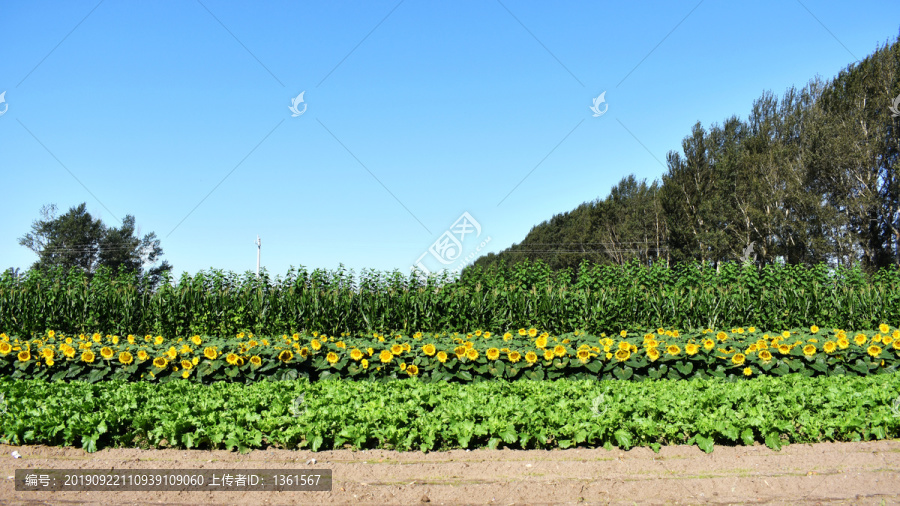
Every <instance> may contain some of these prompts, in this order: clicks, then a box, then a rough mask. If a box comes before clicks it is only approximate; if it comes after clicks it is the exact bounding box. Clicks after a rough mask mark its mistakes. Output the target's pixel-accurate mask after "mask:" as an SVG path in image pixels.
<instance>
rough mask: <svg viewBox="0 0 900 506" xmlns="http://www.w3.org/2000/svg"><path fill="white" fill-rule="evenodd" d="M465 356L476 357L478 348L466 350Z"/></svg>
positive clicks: (470, 358) (473, 358) (474, 358)
mask: <svg viewBox="0 0 900 506" xmlns="http://www.w3.org/2000/svg"><path fill="white" fill-rule="evenodd" d="M466 357H467V358H468V359H469V360H476V359H477V358H478V350H476V349H475V348H470V349H469V351H467V352H466Z"/></svg>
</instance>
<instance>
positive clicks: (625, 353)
mask: <svg viewBox="0 0 900 506" xmlns="http://www.w3.org/2000/svg"><path fill="white" fill-rule="evenodd" d="M630 356H631V351H629V350H617V351H616V360H618V361H619V362H624V361H626V360H628V358H629V357H630Z"/></svg>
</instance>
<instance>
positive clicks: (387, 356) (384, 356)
mask: <svg viewBox="0 0 900 506" xmlns="http://www.w3.org/2000/svg"><path fill="white" fill-rule="evenodd" d="M378 358H379V359H381V363H383V364H387V363H388V362H390V361H391V360H393V359H394V355H393V353H391V352H390V350H381V353H379V354H378Z"/></svg>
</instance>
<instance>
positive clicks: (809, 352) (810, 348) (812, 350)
mask: <svg viewBox="0 0 900 506" xmlns="http://www.w3.org/2000/svg"><path fill="white" fill-rule="evenodd" d="M803 354H804V355H806V356H807V357H811V356H813V355H815V354H816V346H815V345H814V344H807V345H806V346H804V347H803Z"/></svg>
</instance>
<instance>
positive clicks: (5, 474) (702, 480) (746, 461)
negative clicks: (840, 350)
mask: <svg viewBox="0 0 900 506" xmlns="http://www.w3.org/2000/svg"><path fill="white" fill-rule="evenodd" d="M14 450H15V451H17V452H18V453H19V454H21V455H22V457H21V458H19V459H14V458H13V457H12V456H11V452H12V451H14ZM310 458H315V459H316V460H317V463H316V464H315V465H309V466H307V465H306V462H307V460H308V459H310ZM29 468H30V469H37V468H44V469H48V468H58V469H88V468H94V469H110V468H116V469H182V468H183V469H187V468H202V469H268V468H271V469H311V468H327V469H331V470H332V472H333V476H334V490H333V491H332V492H78V493H76V492H16V491H15V487H14V480H12V479H9V477H11V476H13V475H14V470H15V469H29ZM345 503H347V504H416V503H423V504H424V503H430V504H460V503H469V504H535V503H564V504H568V503H586V504H744V503H749V504H808V505H812V504H879V505H881V504H884V505H887V504H900V441H896V440H894V441H878V442H868V443H821V444H815V445H791V446H786V447H784V448H782V450H781V451H778V452H775V451H772V450H769V449H768V448H766V447H764V446H752V447H727V446H717V447H716V448H715V451H714V452H713V453H711V454H705V453H703V452H702V451H701V450H700V449H699V448H697V447H686V446H670V447H664V448H662V451H661V452H660V453H659V454H655V453H653V451H651V450H650V449H647V448H636V449H633V450H630V451H621V450H612V451H607V450H603V449H571V450H552V451H540V450H529V451H522V450H495V451H491V450H473V451H465V450H454V451H448V452H434V453H427V454H424V453H415V452H406V453H401V452H393V451H383V450H369V451H349V450H339V451H326V452H318V453H312V452H306V451H289V450H275V449H268V450H259V451H253V452H251V453H248V454H246V455H240V454H238V453H233V452H227V451H202V450H190V451H185V450H172V449H166V450H136V449H106V450H102V451H100V452H97V453H94V454H88V453H86V452H84V451H82V450H79V449H74V448H56V447H46V446H24V447H14V446H5V445H0V504H22V505H24V504H28V505H31V504H79V505H81V504H185V505H187V504H345Z"/></svg>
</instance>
